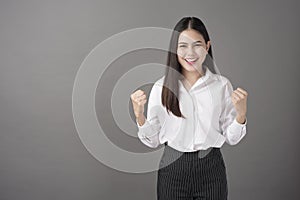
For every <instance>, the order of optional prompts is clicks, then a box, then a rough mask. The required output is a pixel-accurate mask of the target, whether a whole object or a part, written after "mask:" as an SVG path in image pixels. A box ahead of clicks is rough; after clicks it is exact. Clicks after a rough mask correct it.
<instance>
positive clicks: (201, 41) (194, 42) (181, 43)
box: [178, 40, 202, 44]
mask: <svg viewBox="0 0 300 200" xmlns="http://www.w3.org/2000/svg"><path fill="white" fill-rule="evenodd" d="M198 42H200V43H202V41H200V40H198V41H196V42H193V44H194V43H198ZM178 44H187V43H186V42H179V43H178Z"/></svg>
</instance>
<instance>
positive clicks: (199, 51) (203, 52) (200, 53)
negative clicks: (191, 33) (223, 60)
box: [196, 48, 207, 57]
mask: <svg viewBox="0 0 300 200" xmlns="http://www.w3.org/2000/svg"><path fill="white" fill-rule="evenodd" d="M196 53H197V55H198V56H199V57H205V56H206V54H207V51H206V50H205V49H204V48H199V49H197V50H196Z"/></svg>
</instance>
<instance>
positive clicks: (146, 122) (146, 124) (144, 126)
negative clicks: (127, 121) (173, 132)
mask: <svg viewBox="0 0 300 200" xmlns="http://www.w3.org/2000/svg"><path fill="white" fill-rule="evenodd" d="M135 122H136V125H137V127H138V128H146V127H148V126H149V125H150V124H149V122H148V120H145V123H144V124H143V125H142V126H141V125H139V123H138V120H137V119H136V120H135Z"/></svg>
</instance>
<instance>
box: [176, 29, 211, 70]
mask: <svg viewBox="0 0 300 200" xmlns="http://www.w3.org/2000/svg"><path fill="white" fill-rule="evenodd" d="M209 46H210V41H207V44H206V43H205V40H204V38H203V36H202V35H201V34H200V33H199V32H198V31H196V30H194V29H187V30H185V31H182V32H181V33H180V35H179V38H178V47H177V58H178V61H179V63H180V64H181V66H182V70H183V71H188V72H196V71H198V72H199V73H202V63H203V61H204V60H205V56H206V54H207V53H208V49H209Z"/></svg>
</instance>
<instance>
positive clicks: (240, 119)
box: [236, 115, 246, 124]
mask: <svg viewBox="0 0 300 200" xmlns="http://www.w3.org/2000/svg"><path fill="white" fill-rule="evenodd" d="M236 121H237V122H238V123H240V124H245V122H246V115H237V116H236Z"/></svg>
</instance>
